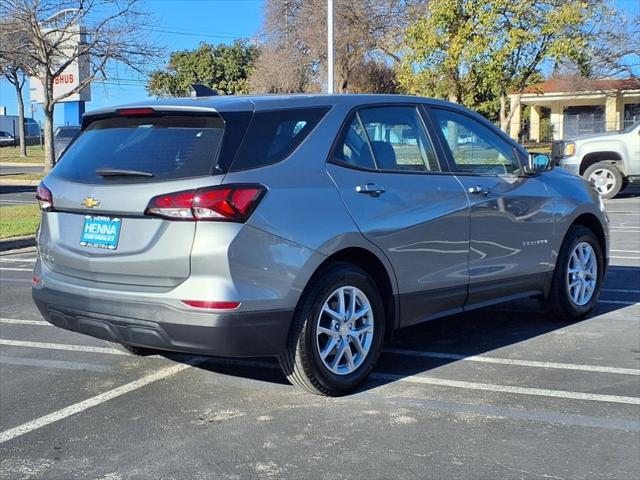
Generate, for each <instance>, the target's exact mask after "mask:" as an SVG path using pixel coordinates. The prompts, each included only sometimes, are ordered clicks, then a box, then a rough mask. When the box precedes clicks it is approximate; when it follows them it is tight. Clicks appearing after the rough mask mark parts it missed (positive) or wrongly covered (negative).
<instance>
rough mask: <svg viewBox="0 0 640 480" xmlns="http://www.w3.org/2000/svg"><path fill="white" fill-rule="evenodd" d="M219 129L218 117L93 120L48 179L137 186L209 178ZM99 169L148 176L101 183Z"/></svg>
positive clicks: (221, 125)
mask: <svg viewBox="0 0 640 480" xmlns="http://www.w3.org/2000/svg"><path fill="white" fill-rule="evenodd" d="M223 133H224V123H223V121H222V119H221V118H220V117H218V116H179V115H165V116H158V117H116V118H106V119H101V120H96V121H94V122H93V123H91V124H90V125H89V127H88V128H86V129H85V130H84V131H83V132H82V134H81V135H80V136H79V137H78V138H77V139H76V141H75V142H73V144H71V146H70V147H69V149H68V150H67V151H66V152H65V154H64V156H63V157H62V159H61V160H60V162H59V163H58V164H57V165H56V167H55V168H54V170H53V174H54V175H56V176H57V177H60V178H64V179H66V180H71V181H77V182H84V183H114V182H119V183H123V182H127V183H141V182H150V181H168V180H177V179H182V178H190V177H199V176H206V175H210V174H211V172H212V169H213V165H214V162H215V160H216V157H217V154H218V151H219V148H220V144H221V142H222V136H223ZM99 169H115V170H136V171H140V172H146V173H149V174H151V175H152V176H145V177H142V176H136V177H109V178H103V177H101V176H100V175H98V174H97V173H96V170H99Z"/></svg>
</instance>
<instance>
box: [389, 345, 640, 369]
mask: <svg viewBox="0 0 640 480" xmlns="http://www.w3.org/2000/svg"><path fill="white" fill-rule="evenodd" d="M383 352H385V353H392V354H394V355H406V356H411V357H424V358H441V359H445V360H462V361H468V362H480V363H495V364H499V365H515V366H519V367H537V368H556V369H561V370H579V371H583V372H598V373H617V374H621V375H640V370H638V369H635V368H618V367H603V366H600V365H578V364H574V363H557V362H539V361H536V360H516V359H511V358H497V357H485V356H480V355H461V354H459V353H441V352H425V351H421V350H405V349H402V348H385V349H384V350H383Z"/></svg>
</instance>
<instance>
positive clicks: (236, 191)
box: [145, 185, 267, 223]
mask: <svg viewBox="0 0 640 480" xmlns="http://www.w3.org/2000/svg"><path fill="white" fill-rule="evenodd" d="M266 191H267V189H266V188H265V187H263V186H262V185H220V186H216V187H207V188H199V189H197V190H186V191H182V192H173V193H166V194H164V195H158V196H157V197H153V198H152V199H151V200H150V201H149V204H148V205H147V209H146V210H145V214H146V215H152V216H157V217H163V218H169V219H172V220H192V221H199V220H214V221H229V222H240V223H242V222H245V221H246V220H247V219H248V218H249V217H250V216H251V214H252V213H253V211H254V210H255V209H256V207H257V206H258V203H260V200H261V199H262V197H263V196H264V194H265V193H266Z"/></svg>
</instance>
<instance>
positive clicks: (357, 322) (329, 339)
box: [316, 286, 374, 375]
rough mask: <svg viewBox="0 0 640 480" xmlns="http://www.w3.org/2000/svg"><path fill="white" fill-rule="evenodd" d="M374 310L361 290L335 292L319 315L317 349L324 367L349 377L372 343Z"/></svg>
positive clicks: (348, 288)
mask: <svg viewBox="0 0 640 480" xmlns="http://www.w3.org/2000/svg"><path fill="white" fill-rule="evenodd" d="M373 328H374V322H373V309H372V307H371V303H370V302H369V299H368V298H367V296H366V295H365V294H364V293H363V292H362V290H360V289H358V288H356V287H353V286H343V287H340V288H338V289H336V290H335V291H334V292H333V293H332V294H331V295H329V297H328V298H327V300H326V301H325V302H324V305H323V306H322V310H321V311H320V314H319V315H318V321H317V333H316V348H317V349H318V354H319V355H320V359H321V360H322V363H323V364H324V366H325V367H326V368H327V369H329V370H330V371H331V372H332V373H335V374H336V375H348V374H350V373H353V372H354V371H355V370H357V369H358V367H360V365H362V363H363V362H364V361H365V359H366V358H367V355H368V354H369V351H370V350H371V344H372V341H373Z"/></svg>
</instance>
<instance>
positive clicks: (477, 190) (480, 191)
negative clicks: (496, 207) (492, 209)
mask: <svg viewBox="0 0 640 480" xmlns="http://www.w3.org/2000/svg"><path fill="white" fill-rule="evenodd" d="M469 193H473V194H474V195H482V196H483V197H486V196H487V195H489V194H490V193H491V190H489V189H488V188H487V187H482V186H480V185H476V186H475V187H469Z"/></svg>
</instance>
